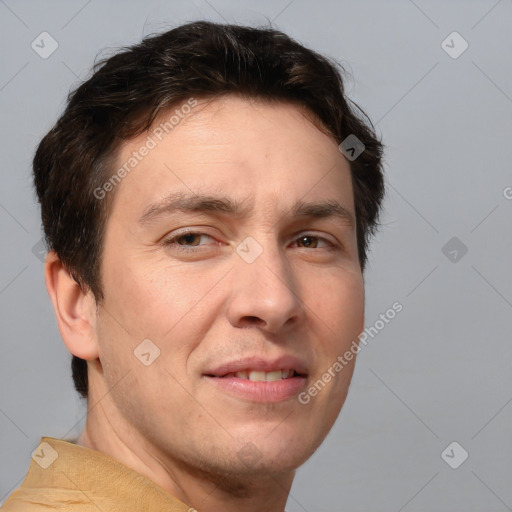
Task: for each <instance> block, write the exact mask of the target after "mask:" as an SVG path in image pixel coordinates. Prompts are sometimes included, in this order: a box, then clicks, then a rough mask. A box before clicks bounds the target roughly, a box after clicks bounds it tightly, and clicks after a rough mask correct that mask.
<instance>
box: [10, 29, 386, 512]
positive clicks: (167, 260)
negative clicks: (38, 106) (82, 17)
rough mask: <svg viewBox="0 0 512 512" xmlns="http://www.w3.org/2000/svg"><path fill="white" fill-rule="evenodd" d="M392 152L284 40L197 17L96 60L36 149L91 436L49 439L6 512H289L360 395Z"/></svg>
mask: <svg viewBox="0 0 512 512" xmlns="http://www.w3.org/2000/svg"><path fill="white" fill-rule="evenodd" d="M340 149H341V150H340ZM381 154H382V146H381V143H380V142H379V141H378V140H377V139H376V137H375V135H374V133H373V130H372V129H371V128H370V127H369V126H368V125H367V124H365V123H364V122H363V120H361V119H360V118H359V117H358V116H357V115H356V114H355V111H354V110H353V108H352V107H350V106H349V104H348V101H347V99H346V98H345V97H344V90H343V83H342V80H341V78H340V75H339V73H338V71H337V70H336V68H335V67H334V66H333V65H332V64H331V63H329V62H328V61H327V60H326V59H325V58H323V57H321V56H320V55H318V54H316V53H314V52H312V51H311V50H308V49H306V48H304V47H303V46H301V45H300V44H298V43H297V42H295V41H293V40H292V39H290V38H288V37H287V36H286V35H284V34H282V33H280V32H277V31H275V30H271V29H266V30H260V29H254V28H248V27H240V26H232V25H218V24H212V23H207V22H197V23H191V24H187V25H183V26H181V27H178V28H175V29H174V30H171V31H169V32H166V33H163V34H161V35H157V36H153V37H150V38H147V39H145V40H144V41H142V43H141V44H139V45H137V46H134V47H132V48H129V49H127V50H125V51H123V52H122V53H119V54H117V55H115V56H113V57H111V58H110V59H108V60H106V61H105V62H102V63H100V64H98V65H97V66H96V70H95V73H94V75H93V76H92V77H91V78H90V79H89V80H88V81H86V82H85V83H84V84H82V85H81V86H80V87H79V88H78V89H77V90H76V91H75V92H74V93H73V94H72V95H71V96H70V99H69V101H68V105H67V108H66V110H65V112H64V113H63V115H62V116H61V118H60V119H59V121H58V122H57V124H56V125H55V127H54V128H53V129H52V130H51V131H50V132H49V133H48V134H47V135H46V136H45V137H44V139H43V140H42V142H41V144H40V145H39V147H38V149H37V152H36V155H35V158H34V177H35V186H36V190H37V194H38V197H39V200H40V202H41V208H42V219H43V225H44V229H45V233H46V239H47V243H48V246H49V252H48V255H47V258H46V263H45V279H46V285H47V289H48V292H49V295H50V298H51V300H52V303H53V306H54V309H55V314H56V317H57V322H58V327H59V330H60V333H61V335H62V338H63V340H64V343H65V344H66V347H67V348H68V349H69V351H70V353H71V354H72V355H73V361H72V369H73V378H74V382H75V386H76V388H77V390H78V391H79V392H80V393H81V395H82V396H83V397H84V398H86V399H87V406H88V408H87V410H88V414H87V421H86V426H85V429H84V431H83V432H82V433H81V435H80V436H79V438H78V439H76V440H58V439H54V438H51V437H43V438H42V439H41V444H40V445H39V447H37V448H36V450H35V451H34V454H33V457H32V459H33V460H32V461H31V466H30V470H29V473H28V475H27V478H26V479H25V481H24V482H23V484H22V485H21V487H20V488H19V489H18V490H16V491H15V492H14V493H13V494H12V495H11V496H10V498H9V499H8V500H7V502H6V503H5V505H4V507H3V509H2V510H4V511H5V512H11V511H17V510H23V511H28V512H30V511H39V510H41V511H42V510H45V511H46V510H64V509H65V510H76V511H89V510H91V511H92V510H101V511H104V512H107V511H118V510H119V511H121V510H123V511H126V510H130V511H139V510H140V511H143V510H144V511H147V510H151V511H156V510H166V511H187V510H194V509H195V510H198V511H200V512H211V511H219V510H222V511H226V512H229V511H235V510H236V511H240V510H244V511H259V512H261V511H267V512H278V511H283V510H284V507H285V504H286V501H287V496H288V493H289V490H290V488H291V485H292V481H293V478H294V474H295V471H296V469H297V468H298V467H299V466H300V465H301V464H303V463H304V462H305V461H306V460H307V459H308V458H309V457H310V456H311V455H312V454H313V452H314V451H315V450H316V449H317V448H318V446H319V445H320V444H321V442H322V441H323V440H324V438H325V436H326V435H327V433H328V432H329V430H330V429H331V427H332V425H333V424H334V422H335V420H336V418H337V416H338V414H339V412H340V409H341V407H342V405H343V403H344V400H345V398H346V395H347V392H348V387H349V384H350V379H351V376H352V373H353V369H354V363H355V357H346V358H344V359H343V361H344V364H341V363H340V362H339V360H340V359H339V358H340V355H343V354H348V353H350V354H355V353H357V341H358V335H359V334H360V333H361V331H362V330H363V327H364V286H363V272H364V268H365V263H366V261H367V248H368V241H369V239H370V236H371V234H372V233H373V232H374V230H375V228H376V226H377V220H378V214H379V209H380V205H381V201H382V198H383V194H384V185H383V173H382V165H381Z"/></svg>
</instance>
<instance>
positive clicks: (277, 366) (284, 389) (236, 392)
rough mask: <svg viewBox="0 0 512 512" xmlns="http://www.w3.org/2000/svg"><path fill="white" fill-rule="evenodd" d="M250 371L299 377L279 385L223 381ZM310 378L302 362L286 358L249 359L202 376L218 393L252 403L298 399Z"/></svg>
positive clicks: (223, 366)
mask: <svg viewBox="0 0 512 512" xmlns="http://www.w3.org/2000/svg"><path fill="white" fill-rule="evenodd" d="M244 370H245V371H247V370H256V371H262V372H270V371H273V370H295V372H296V374H295V375H294V376H293V377H289V378H287V379H281V380H277V381H271V382H267V381H251V380H248V379H241V378H239V377H236V376H234V375H233V376H230V377H224V375H227V374H229V373H231V374H233V373H236V372H241V371H244ZM307 376H308V368H307V366H306V363H304V362H303V361H301V360H300V359H298V358H296V357H293V356H288V355H284V356H281V357H277V358H275V359H264V358H262V357H259V356H253V357H246V358H243V359H238V360H236V361H230V362H227V363H223V364H221V365H219V366H216V367H215V368H212V369H211V370H207V371H205V372H204V373H203V377H204V378H205V379H206V380H207V381H208V382H210V383H212V384H213V385H214V386H215V387H216V388H217V389H220V390H222V391H223V392H225V393H227V394H229V395H231V396H234V397H236V398H242V399H244V400H248V401H250V402H260V403H262V402H269V403H275V402H281V401H284V400H288V399H290V398H293V397H295V396H296V395H297V394H298V393H300V391H301V390H303V389H304V388H305V385H306V380H307Z"/></svg>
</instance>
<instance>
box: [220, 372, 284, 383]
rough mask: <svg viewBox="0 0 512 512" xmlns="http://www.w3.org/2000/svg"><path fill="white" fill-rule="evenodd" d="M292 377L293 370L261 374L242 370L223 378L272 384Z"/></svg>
mask: <svg viewBox="0 0 512 512" xmlns="http://www.w3.org/2000/svg"><path fill="white" fill-rule="evenodd" d="M292 375H293V370H274V371H271V372H262V371H258V370H249V371H247V370H244V371H241V372H236V373H234V374H233V373H229V374H227V375H225V377H233V376H235V377H238V378H239V379H249V380H252V381H255V382H265V381H266V382H274V381H276V380H281V379H288V378H289V377H291V376H292Z"/></svg>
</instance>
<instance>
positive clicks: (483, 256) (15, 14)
mask: <svg viewBox="0 0 512 512" xmlns="http://www.w3.org/2000/svg"><path fill="white" fill-rule="evenodd" d="M198 19H208V20H213V21H224V20H226V21H228V22H235V23H244V24H251V25H260V24H266V23H267V22H268V20H273V23H274V26H276V27H277V28H279V29H281V30H283V31H285V32H287V33H288V34H289V35H291V36H292V37H295V38H296V39H298V40H299V41H300V42H302V43H304V44H306V45H308V46H310V47H312V48H314V49H315V50H317V51H319V52H321V53H325V54H327V55H328V56H330V57H333V58H335V59H337V60H338V61H340V62H341V63H342V64H344V65H345V66H347V68H348V69H349V70H350V71H351V72H352V73H353V75H354V78H353V79H352V80H349V81H348V83H347V86H348V87H347V88H348V92H349V94H350V96H351V97H352V99H354V100H355V101H357V102H358V103H360V104H361V105H362V107H363V108H364V109H365V110H366V111H367V113H368V114H369V115H370V117H371V118H372V119H373V120H374V122H375V123H376V124H377V129H378V131H379V133H382V135H383V140H384V143H385V144H386V145H387V153H386V173H387V180H388V190H389V192H388V196H387V199H386V203H385V211H384V216H383V219H382V220H383V226H382V229H381V231H380V233H379V234H378V236H377V237H376V239H375V240H374V243H373V250H372V254H371V264H370V267H369V269H368V272H367V274H366V287H367V288H366V289H367V315H366V318H367V322H366V323H367V325H368V326H369V325H373V324H374V323H375V321H376V320H377V319H378V316H379V314H380V313H384V312H385V311H386V310H387V309H388V308H389V307H390V306H391V304H393V302H395V301H399V302H400V303H402V304H403V311H402V312H401V313H400V314H399V315H397V316H396V318H395V319H393V320H392V321H391V322H390V323H389V324H387V325H386V326H385V327H384V328H383V329H382V330H381V331H380V332H379V334H378V335H377V336H375V338H373V339H370V341H369V343H368V345H367V346H366V347H365V348H364V350H363V351H362V352H361V353H360V354H359V359H358V365H357V367H356V372H355V375H354V379H353V383H352V387H351V391H350V393H349V397H348V400H347V402H346V405H345V407H344V409H343V411H342V414H341V416H340V419H339V421H338V422H337V423H336V425H335V427H334V428H333V430H332V431H331V433H330V434H329V436H328V437H327V439H326V441H325V443H324V444H323V445H322V446H321V448H320V449H319V450H318V452H317V453H316V454H315V455H314V456H313V457H312V458H311V459H310V460H309V461H308V462H307V463H306V465H305V466H303V467H302V468H301V469H299V471H298V473H297V477H296V480H295V482H294V485H293V488H292V491H291V495H290V498H289V500H288V505H287V510H288V511H290V512H295V511H311V512H312V511H315V512H320V511H327V510H329V511H332V510H336V511H345V510H350V511H352V512H358V511H368V510H372V511H386V512H388V511H389V512H398V511H402V510H404V511H433V510H435V511H461V510H465V511H467V512H471V511H485V512H492V511H496V512H501V511H506V510H512V485H511V480H512V436H511V429H510V426H511V420H512V404H511V401H512V372H511V371H510V367H511V366H510V364H511V360H512V344H511V339H510V333H511V324H512V321H511V319H512V315H511V313H512V272H511V270H510V262H511V256H512V251H511V248H512V242H511V240H512V237H511V234H512V233H511V231H512V230H511V227H510V225H511V220H512V215H511V213H512V200H510V199H507V197H506V196H507V195H508V197H511V196H512V189H507V187H512V173H511V167H510V166H511V161H512V144H511V135H512V115H511V114H512V66H511V57H510V56H511V55H512V31H511V30H510V27H511V26H512V24H511V20H512V2H511V1H510V0H501V1H495V0H486V1H452V2H442V1H435V2H434V1H430V2H427V1H425V0H415V2H413V1H407V0H401V1H388V2H377V1H375V2H362V1H361V2H356V1H338V2H335V1H327V0H322V1H318V0H317V1H315V2H312V1H309V2H308V1H305V0H294V1H289V0H280V1H273V2H271V1H262V2H248V1H243V2H240V1H238V2H236V1H234V0H232V1H227V0H209V1H207V0H182V1H172V2H171V1H150V0H145V1H143V2H142V1H137V2H134V1H125V2H114V1H109V2H101V1H99V0H92V1H85V0H84V1H64V0H62V1H55V0H46V1H45V2H36V1H17V2H15V1H14V0H0V40H1V48H2V54H1V67H0V73H1V75H0V104H1V109H2V110H1V111H2V121H1V127H0V129H1V140H2V159H1V166H0V173H1V187H0V234H1V240H2V242H1V246H0V266H1V274H0V315H1V321H0V329H1V331H0V332H1V369H0V383H1V386H0V432H1V436H0V454H1V461H2V464H1V470H0V479H1V484H0V500H5V498H6V496H7V494H8V493H9V492H10V491H11V490H12V489H13V488H14V487H16V486H18V485H19V484H20V483H21V479H22V478H23V477H24V475H25V473H26V470H27V467H28V463H29V458H30V453H31V452H32V450H33V449H34V448H35V447H36V446H37V445H38V442H39V438H40V436H42V435H49V436H53V437H64V436H69V435H76V434H78V432H79V431H80V429H81V426H82V425H83V418H84V412H85V411H84V409H83V406H81V404H80V402H79V400H78V398H77V396H76V394H75V392H74V391H73V386H72V381H71V378H70V370H69V354H68V353H67V351H66V349H65V347H64V344H63V343H62V341H61V339H60V335H59V333H58V330H57V327H56V322H55V319H54V316H53V310H52V308H51V304H50V301H49V299H48V297H47V294H46V290H45V287H44V281H43V264H42V262H41V261H40V259H38V257H37V256H36V255H35V254H34V253H33V247H34V246H35V245H36V244H37V242H38V240H39V239H40V237H41V232H40V219H39V210H38V207H37V205H36V203H35V200H34V194H33V192H32V185H31V181H30V162H31V158H32V155H33V151H34V148H35V145H36V144H37V142H38V141H39V139H40V138H41V137H42V135H43V134H44V133H45V132H46V131H47V130H48V129H49V128H50V127H51V126H52V125H53V123H54V122H55V120H56V118H57V114H58V113H59V112H60V111H61V109H62V108H63V105H64V101H65V95H66V94H67V92H68V90H69V88H70V87H71V86H72V85H74V84H76V83H77V81H78V80H80V79H83V78H85V77H87V76H88V72H89V69H90V67H91V65H92V63H93V61H94V58H95V56H96V55H97V54H98V52H99V51H100V50H102V49H103V48H110V49H114V48H116V47H119V46H122V45H127V44H131V43H134V42H137V41H139V40H140V38H141V37H142V36H143V35H146V34H149V33H152V32H158V31H161V30H164V29H166V28H171V27H172V26H175V25H177V24H180V23H183V22H187V21H194V20H198ZM43 31H47V32H49V33H50V34H51V35H52V37H53V38H54V39H55V40H56V41H57V42H58V44H59V47H58V49H57V50H56V51H55V53H53V54H52V55H51V56H50V57H49V58H47V59H42V58H41V57H40V56H39V55H38V54H37V53H36V52H35V51H33V50H32V48H31V42H32V41H33V40H34V39H36V37H37V36H38V35H39V34H40V33H41V32H43ZM453 31H457V32H459V33H460V34H461V36H462V37H463V38H464V39H465V40H466V41H467V42H468V43H469V48H468V49H467V50H466V51H465V52H464V53H463V54H462V55H460V56H459V57H458V58H452V57H451V56H450V55H448V53H446V52H445V50H444V49H443V48H442V46H441V43H442V41H443V40H444V39H445V38H446V37H447V36H448V35H449V34H450V33H451V32H453ZM448 44H449V45H450V46H453V48H452V49H451V51H452V53H453V52H454V51H458V50H459V49H460V48H461V46H460V42H459V41H456V40H454V42H453V43H452V42H450V39H449V40H448ZM507 191H508V192H507ZM452 237H458V239H459V240H460V242H456V244H458V247H456V246H454V247H455V250H457V251H458V252H457V255H456V261H452V260H453V259H454V258H455V253H453V252H452V254H451V255H450V254H449V251H452V250H453V248H452V247H449V248H448V249H446V250H445V252H446V253H447V254H448V256H446V255H445V254H444V253H443V251H442V248H443V247H444V246H445V244H446V243H447V242H448V241H449V240H450V239H451V238H452ZM461 243H463V244H464V245H465V246H466V247H467V249H468V252H467V254H465V255H464V256H462V257H461V255H462V251H461V248H462V245H461ZM35 252H36V253H37V249H36V251H35ZM452 441H457V442H458V443H459V444H460V445H461V446H462V447H463V449H465V450H466V451H467V452H468V453H469V458H468V459H467V460H466V461H465V462H464V463H463V464H462V465H460V467H458V469H452V468H451V467H449V466H448V464H447V463H446V462H445V461H444V460H443V459H442V457H441V453H442V452H443V450H444V449H445V448H446V447H447V446H448V445H449V444H450V443H451V442H452ZM449 454H450V456H451V457H450V460H451V461H452V463H453V461H455V462H457V460H460V459H459V457H460V454H461V449H460V448H456V449H455V450H454V451H453V452H449Z"/></svg>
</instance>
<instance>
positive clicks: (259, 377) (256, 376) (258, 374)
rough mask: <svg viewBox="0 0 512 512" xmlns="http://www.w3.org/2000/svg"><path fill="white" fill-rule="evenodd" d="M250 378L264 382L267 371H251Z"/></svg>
mask: <svg viewBox="0 0 512 512" xmlns="http://www.w3.org/2000/svg"><path fill="white" fill-rule="evenodd" d="M249 380H254V381H257V382H260V381H261V382H263V381H265V372H258V371H251V372H249Z"/></svg>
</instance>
